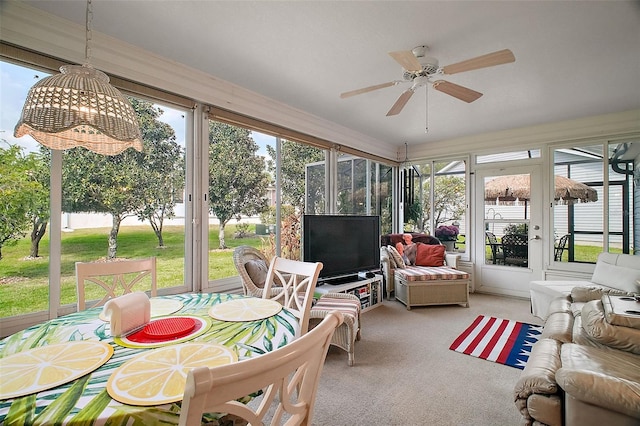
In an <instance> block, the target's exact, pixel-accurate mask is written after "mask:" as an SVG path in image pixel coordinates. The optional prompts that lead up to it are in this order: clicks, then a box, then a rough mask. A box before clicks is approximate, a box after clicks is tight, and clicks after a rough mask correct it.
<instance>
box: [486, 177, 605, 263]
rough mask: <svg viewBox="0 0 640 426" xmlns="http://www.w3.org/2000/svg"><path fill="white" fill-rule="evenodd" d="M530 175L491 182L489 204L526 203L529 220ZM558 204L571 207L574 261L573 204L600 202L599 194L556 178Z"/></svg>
mask: <svg viewBox="0 0 640 426" xmlns="http://www.w3.org/2000/svg"><path fill="white" fill-rule="evenodd" d="M530 188H531V182H530V178H529V175H528V174H526V175H508V176H500V177H497V178H495V179H492V180H490V181H489V182H487V183H486V184H485V186H484V199H485V201H486V202H487V204H507V205H509V204H511V205H512V204H514V203H515V202H516V201H522V202H523V203H524V218H525V219H526V218H527V202H528V201H529V200H530V198H531V190H530ZM553 198H554V200H555V202H556V204H567V205H569V206H570V207H569V211H568V216H569V217H568V226H569V234H570V243H569V261H573V244H574V241H573V204H576V203H590V202H595V201H598V193H597V192H596V190H595V189H593V188H592V187H590V186H588V185H585V184H584V183H582V182H578V181H576V180H573V179H569V178H567V177H564V176H556V177H555V193H554V196H553Z"/></svg>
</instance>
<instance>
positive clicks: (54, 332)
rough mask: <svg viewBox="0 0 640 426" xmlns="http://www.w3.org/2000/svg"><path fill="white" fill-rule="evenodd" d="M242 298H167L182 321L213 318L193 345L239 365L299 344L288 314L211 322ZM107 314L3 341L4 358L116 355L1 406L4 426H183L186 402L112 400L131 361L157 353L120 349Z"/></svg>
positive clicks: (68, 319) (93, 312) (82, 315)
mask: <svg viewBox="0 0 640 426" xmlns="http://www.w3.org/2000/svg"><path fill="white" fill-rule="evenodd" d="M242 297H245V296H241V295H232V294H218V293H203V294H179V295H173V296H166V297H165V298H167V299H174V300H179V301H180V302H182V304H183V306H182V308H181V309H180V310H179V311H177V312H176V313H175V314H176V315H180V314H183V315H184V314H186V315H193V316H200V317H208V318H209V319H210V320H211V321H212V325H211V327H210V328H209V329H208V330H207V331H206V332H205V333H204V334H202V335H200V336H198V337H196V338H194V339H193V340H191V342H212V343H219V344H222V345H224V346H226V347H229V348H232V349H233V350H235V351H236V353H237V355H238V359H239V360H242V359H246V358H249V357H252V356H257V355H260V354H263V353H265V352H269V351H272V350H274V349H277V348H278V347H281V346H283V345H285V344H287V343H288V342H291V341H292V340H294V339H295V336H296V334H297V333H298V330H299V324H298V320H297V319H296V318H295V317H294V316H293V314H291V313H290V312H289V311H287V310H286V309H282V310H281V311H280V312H279V313H278V314H276V315H273V316H271V317H268V318H266V319H261V320H256V321H246V322H242V323H241V324H238V323H236V322H225V321H219V320H216V319H214V318H211V317H209V316H208V310H209V308H210V307H211V306H212V305H214V304H217V303H222V302H226V301H229V300H233V299H237V298H242ZM101 312H102V307H98V308H92V309H88V310H85V311H81V312H76V313H73V314H70V315H66V316H63V317H60V318H56V319H53V320H50V321H47V322H45V323H44V324H40V325H36V326H33V327H30V328H28V329H26V330H23V331H20V332H18V333H15V334H13V335H11V336H9V337H7V338H5V339H3V340H2V341H0V357H6V356H8V355H11V354H14V353H17V352H22V351H25V350H28V349H31V348H35V347H39V346H45V345H51V344H58V343H62V342H70V341H76V340H98V341H102V342H106V343H108V344H109V345H110V346H112V347H113V349H114V353H113V356H112V357H111V358H110V359H109V360H108V361H107V362H106V363H105V364H104V365H102V366H101V367H99V368H98V369H96V370H94V371H93V372H92V373H90V374H88V375H85V376H83V377H80V378H79V379H76V380H74V381H72V382H69V383H66V384H64V385H60V386H58V387H55V388H53V389H49V390H46V391H42V392H39V393H37V394H31V395H26V396H22V397H17V398H15V399H7V400H2V401H0V424H25V425H26V424H38V423H43V424H53V423H56V424H69V425H73V424H83V425H87V424H109V425H111V426H117V425H127V424H132V423H134V422H135V423H137V424H149V425H150V424H160V423H162V424H168V425H171V424H176V425H177V424H178V418H179V416H180V402H176V403H170V404H164V405H157V406H134V405H126V404H122V403H120V402H118V401H116V400H114V399H112V398H111V396H110V395H109V394H108V392H107V389H106V384H107V381H108V379H109V376H110V375H111V373H112V372H113V371H115V369H116V368H118V367H119V366H120V365H122V364H123V363H124V362H125V361H127V360H128V359H131V358H132V357H134V356H136V355H138V354H140V353H141V352H143V351H148V350H152V349H148V348H144V349H140V348H127V347H123V346H120V345H118V344H117V343H116V342H114V339H113V338H112V337H111V334H110V330H109V323H108V322H105V321H103V320H101V319H100V318H99V314H100V313H101ZM152 319H153V318H152ZM1 380H2V378H0V383H1ZM248 400H250V397H248V398H247V401H248ZM61 401H63V402H64V403H62V402H61ZM210 417H211V418H209V419H205V420H207V423H208V424H216V422H217V421H218V418H217V417H219V415H218V416H216V415H215V414H212V415H211V416H210Z"/></svg>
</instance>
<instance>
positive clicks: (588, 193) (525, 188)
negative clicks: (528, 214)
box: [484, 174, 598, 206]
mask: <svg viewBox="0 0 640 426" xmlns="http://www.w3.org/2000/svg"><path fill="white" fill-rule="evenodd" d="M530 198H531V181H530V178H529V175H528V174H527V175H508V176H500V177H497V178H495V179H492V180H490V181H489V182H487V183H486V184H485V186H484V199H485V200H486V201H487V202H488V204H501V203H504V204H513V203H514V202H515V201H516V200H517V201H524V202H525V203H526V202H527V201H528V200H529V199H530ZM553 198H554V199H555V200H556V203H557V204H575V203H589V202H592V201H598V193H597V192H596V190H595V189H593V188H591V187H590V186H588V185H585V184H584V183H582V182H578V181H575V180H573V179H569V178H567V177H564V176H556V177H555V194H554V197H553ZM525 206H526V204H525Z"/></svg>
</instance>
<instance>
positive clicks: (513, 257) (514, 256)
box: [502, 234, 529, 268]
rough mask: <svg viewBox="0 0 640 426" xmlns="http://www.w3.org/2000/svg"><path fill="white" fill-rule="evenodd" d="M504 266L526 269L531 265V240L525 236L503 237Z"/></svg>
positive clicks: (509, 235)
mask: <svg viewBox="0 0 640 426" xmlns="http://www.w3.org/2000/svg"><path fill="white" fill-rule="evenodd" d="M502 251H503V253H504V264H505V265H514V266H521V267H524V268H526V267H527V266H528V264H529V239H528V235H525V234H506V235H505V236H503V237H502Z"/></svg>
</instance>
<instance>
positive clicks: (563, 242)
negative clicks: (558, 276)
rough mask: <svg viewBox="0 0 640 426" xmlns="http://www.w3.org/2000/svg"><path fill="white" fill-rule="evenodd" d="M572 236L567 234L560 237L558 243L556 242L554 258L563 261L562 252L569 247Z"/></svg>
mask: <svg viewBox="0 0 640 426" xmlns="http://www.w3.org/2000/svg"><path fill="white" fill-rule="evenodd" d="M570 236H571V234H566V235H563V236H562V237H560V239H559V240H558V244H556V246H555V248H554V249H553V260H555V261H556V262H562V254H563V253H564V251H565V249H566V247H567V242H568V241H569V237H570Z"/></svg>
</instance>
